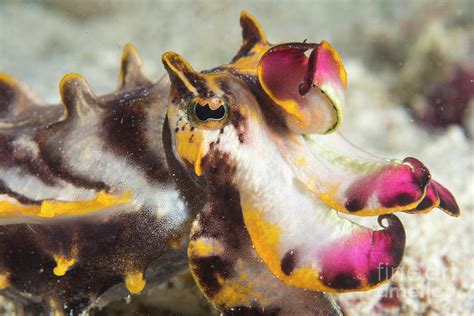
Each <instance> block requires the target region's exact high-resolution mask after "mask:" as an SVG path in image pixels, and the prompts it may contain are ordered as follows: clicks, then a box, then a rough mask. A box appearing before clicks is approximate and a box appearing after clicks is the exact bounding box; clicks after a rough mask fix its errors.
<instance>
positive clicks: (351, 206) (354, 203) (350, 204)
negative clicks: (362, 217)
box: [344, 197, 366, 212]
mask: <svg viewBox="0 0 474 316" xmlns="http://www.w3.org/2000/svg"><path fill="white" fill-rule="evenodd" d="M365 203H366V201H364V200H362V199H361V198H360V197H354V198H351V199H348V200H347V201H346V203H345V204H344V206H345V208H346V209H347V210H348V211H349V212H358V211H360V210H362V209H364V207H365Z"/></svg>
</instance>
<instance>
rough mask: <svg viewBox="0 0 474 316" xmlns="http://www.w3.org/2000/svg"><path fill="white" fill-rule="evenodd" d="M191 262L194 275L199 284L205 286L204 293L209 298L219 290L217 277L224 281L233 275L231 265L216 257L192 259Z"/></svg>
mask: <svg viewBox="0 0 474 316" xmlns="http://www.w3.org/2000/svg"><path fill="white" fill-rule="evenodd" d="M191 262H192V265H193V269H194V274H195V275H196V276H197V277H198V278H199V283H200V284H201V285H204V286H205V288H204V291H205V292H206V295H207V296H209V297H213V296H214V295H216V294H217V293H218V292H219V291H220V289H221V285H220V284H219V281H218V277H221V278H222V279H224V280H225V279H227V278H229V277H232V276H233V273H234V270H233V265H232V263H231V262H228V261H225V260H224V259H222V258H220V257H218V256H211V257H200V258H193V259H192V261H191Z"/></svg>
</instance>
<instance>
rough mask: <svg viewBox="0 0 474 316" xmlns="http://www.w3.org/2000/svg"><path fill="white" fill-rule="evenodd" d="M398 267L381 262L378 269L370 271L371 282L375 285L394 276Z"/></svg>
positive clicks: (369, 279)
mask: <svg viewBox="0 0 474 316" xmlns="http://www.w3.org/2000/svg"><path fill="white" fill-rule="evenodd" d="M396 268H397V267H395V266H392V265H385V264H381V265H380V266H379V267H377V269H374V270H373V271H371V272H370V273H369V278H368V281H369V284H370V285H375V284H378V283H380V282H383V281H385V280H388V279H390V278H391V277H392V275H393V273H394V272H395V270H396Z"/></svg>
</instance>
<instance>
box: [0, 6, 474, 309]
mask: <svg viewBox="0 0 474 316" xmlns="http://www.w3.org/2000/svg"><path fill="white" fill-rule="evenodd" d="M241 10H246V11H248V12H249V13H251V14H252V15H253V16H255V17H256V19H257V20H258V21H259V22H260V24H261V25H262V27H263V29H264V30H265V32H266V34H267V37H268V39H269V41H270V42H272V43H278V42H292V41H303V40H305V39H308V41H309V42H320V41H321V40H327V41H329V42H330V43H331V44H332V45H333V46H334V47H335V48H336V49H337V51H338V52H339V54H340V56H341V58H342V61H343V63H344V65H345V68H346V71H347V76H348V88H347V102H346V108H345V112H344V123H343V124H342V126H341V130H342V132H343V133H344V134H345V135H350V137H351V140H352V141H353V142H354V143H355V144H357V146H358V147H360V148H364V149H366V150H368V151H369V152H374V153H376V154H377V155H378V156H381V157H397V158H403V157H407V156H408V157H417V158H419V159H420V160H421V161H423V162H424V163H425V164H426V165H427V166H428V167H429V169H430V171H431V173H432V175H433V176H434V177H436V179H438V180H439V181H440V182H442V183H443V184H444V185H446V186H447V187H449V188H450V190H451V192H452V193H453V194H454V195H455V196H456V198H457V201H458V203H459V205H460V208H461V211H462V215H461V217H460V218H451V217H447V216H445V214H443V213H442V212H441V211H439V210H434V211H432V212H431V213H430V214H429V215H416V216H413V215H405V214H401V215H400V218H401V220H402V221H403V224H404V226H405V230H406V232H407V245H406V249H405V256H404V259H403V262H402V265H401V267H400V271H398V272H397V274H396V275H395V276H394V277H393V278H392V279H391V280H390V281H389V282H387V284H384V285H382V286H381V287H379V288H377V289H375V290H371V291H368V292H361V293H346V294H336V295H335V297H336V299H337V301H338V303H339V304H340V306H341V307H342V309H343V311H344V313H345V314H347V315H368V314H370V315H398V314H403V315H413V314H426V315H431V314H434V315H438V314H439V315H448V314H453V315H454V314H455V315H461V314H466V315H467V314H472V313H474V288H473V284H474V272H473V270H472V267H473V266H474V248H473V247H472V243H473V241H474V232H473V228H472V227H474V215H473V214H474V140H473V135H474V33H473V32H472V30H473V28H474V21H473V18H472V17H473V16H474V5H473V3H472V1H470V0H466V1H461V0H459V1H447V0H446V1H380V2H373V1H357V2H353V1H345V0H337V1H309V0H307V1H259V2H252V1H182V0H181V1H158V0H156V1H152V0H140V1H120V0H117V1H92V0H86V1H81V0H68V1H61V0H45V1H13V0H11V1H10V0H7V1H2V2H0V70H1V71H5V72H7V73H9V74H11V75H12V76H14V77H15V78H18V79H19V80H21V81H23V82H25V83H26V84H28V86H30V87H31V88H32V90H33V91H34V92H35V93H36V94H37V95H38V96H39V97H40V98H41V99H43V100H45V101H47V102H49V103H58V102H59V100H60V98H59V92H58V85H59V81H60V79H61V77H62V76H63V75H64V74H67V73H71V72H76V73H80V74H81V75H83V76H84V77H85V78H86V79H87V80H88V82H89V84H90V85H91V87H92V89H93V90H94V92H95V93H96V94H97V95H102V94H105V93H109V92H111V91H113V90H114V89H116V87H117V81H118V79H117V77H118V71H119V69H118V68H119V63H120V56H121V52H122V49H123V47H124V45H125V44H126V43H128V42H130V43H133V44H134V45H135V46H136V47H137V49H138V51H139V53H140V55H141V57H142V59H143V64H144V71H145V73H146V74H147V75H148V77H149V78H151V79H152V80H153V81H156V80H158V79H159V78H161V77H162V76H163V75H165V70H164V68H163V65H162V62H161V55H162V53H164V52H166V51H170V50H172V51H175V52H178V53H179V54H181V55H183V56H185V58H186V59H187V60H188V61H189V62H190V64H192V65H193V67H194V68H195V69H208V68H211V67H214V66H216V65H221V64H224V63H227V62H228V61H229V60H230V59H231V58H232V56H233V55H234V53H235V52H236V50H237V49H238V47H239V46H240V44H241V35H240V33H241V30H240V26H239V23H238V19H239V14H240V11H241ZM364 223H368V224H369V225H375V221H373V220H366V221H365V222H364ZM2 300H4V299H2V298H1V297H0V314H9V313H11V311H12V304H11V302H8V301H6V300H4V303H3V304H4V306H3V307H2V305H1V304H2V302H3V301H2ZM131 312H137V313H143V314H152V315H168V314H175V313H178V314H183V315H207V314H209V313H213V312H214V311H213V310H212V308H210V307H209V305H208V303H207V301H206V300H205V299H204V298H202V297H201V294H200V293H199V290H198V289H197V287H196V285H195V284H194V281H193V279H192V277H191V276H190V275H189V274H186V273H185V274H183V275H180V276H178V277H177V278H175V279H174V280H173V281H171V282H169V283H167V284H164V285H162V286H160V287H159V288H157V289H155V290H150V291H148V292H147V293H143V294H141V295H137V296H133V297H132V298H131V299H128V300H127V301H126V302H124V301H123V300H122V301H118V302H113V303H111V304H109V305H108V306H107V307H106V308H104V309H103V310H101V311H97V310H96V311H93V312H92V313H93V314H98V315H126V314H129V313H131Z"/></svg>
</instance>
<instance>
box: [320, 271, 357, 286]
mask: <svg viewBox="0 0 474 316" xmlns="http://www.w3.org/2000/svg"><path fill="white" fill-rule="evenodd" d="M321 282H322V283H323V284H325V285H326V286H329V287H331V288H333V289H337V290H355V289H358V288H360V286H361V282H360V280H359V279H357V278H356V277H355V276H353V275H352V274H348V273H340V274H338V275H336V276H335V277H334V278H333V279H325V278H324V277H323V278H322V279H321Z"/></svg>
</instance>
